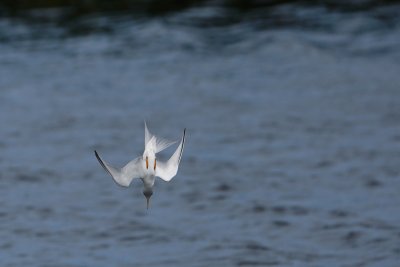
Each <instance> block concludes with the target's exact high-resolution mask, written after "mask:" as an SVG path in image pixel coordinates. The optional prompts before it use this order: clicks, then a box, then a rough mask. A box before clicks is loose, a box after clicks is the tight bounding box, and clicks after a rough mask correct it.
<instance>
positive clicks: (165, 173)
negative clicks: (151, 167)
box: [155, 129, 186, 182]
mask: <svg viewBox="0 0 400 267" xmlns="http://www.w3.org/2000/svg"><path fill="white" fill-rule="evenodd" d="M185 134H186V129H185V130H184V131H183V136H182V140H181V143H180V144H179V146H178V148H177V149H176V151H175V153H174V154H173V155H172V156H171V157H170V158H169V160H168V161H167V162H159V161H157V168H156V174H155V175H156V176H158V177H160V178H161V179H163V180H164V181H166V182H168V181H170V180H171V179H172V178H174V176H175V175H176V173H177V172H178V167H179V163H180V161H181V158H182V152H183V147H184V145H185Z"/></svg>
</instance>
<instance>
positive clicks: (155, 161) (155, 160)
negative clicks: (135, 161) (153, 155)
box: [154, 159, 157, 170]
mask: <svg viewBox="0 0 400 267" xmlns="http://www.w3.org/2000/svg"><path fill="white" fill-rule="evenodd" d="M156 166H157V159H154V170H156Z"/></svg>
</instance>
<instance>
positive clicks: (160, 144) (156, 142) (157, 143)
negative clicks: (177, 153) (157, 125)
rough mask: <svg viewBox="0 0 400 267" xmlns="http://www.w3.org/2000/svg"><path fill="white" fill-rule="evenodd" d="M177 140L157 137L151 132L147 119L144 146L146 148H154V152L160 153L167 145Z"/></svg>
mask: <svg viewBox="0 0 400 267" xmlns="http://www.w3.org/2000/svg"><path fill="white" fill-rule="evenodd" d="M175 143H176V141H170V140H167V139H164V138H161V137H157V136H155V135H154V134H152V133H150V131H149V129H148V128H147V124H146V121H145V122H144V146H145V150H146V149H147V150H152V151H154V153H158V152H160V151H162V150H164V149H166V148H167V147H169V146H171V145H173V144H175Z"/></svg>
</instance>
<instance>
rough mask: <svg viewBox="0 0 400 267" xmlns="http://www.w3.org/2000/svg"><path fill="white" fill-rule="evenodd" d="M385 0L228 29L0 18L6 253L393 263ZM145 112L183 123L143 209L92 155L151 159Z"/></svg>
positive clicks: (0, 248)
mask: <svg viewBox="0 0 400 267" xmlns="http://www.w3.org/2000/svg"><path fill="white" fill-rule="evenodd" d="M396 8H397V9H396ZM288 10H289V11H290V12H294V11H293V10H291V7H290V6H282V7H280V9H277V11H276V12H277V14H280V13H279V12H281V13H284V12H289V11H288ZM382 10H385V9H384V7H382V8H380V9H375V10H373V11H366V12H361V13H346V12H344V13H334V12H328V11H324V10H320V9H317V10H315V9H313V8H311V7H310V8H307V9H304V10H298V11H296V12H294V13H293V14H296V16H297V17H298V18H300V19H299V21H312V22H313V23H312V25H317V26H316V27H314V26H313V27H308V26H307V25H298V24H296V23H294V24H292V25H284V26H282V27H278V26H276V27H272V26H271V27H268V19H263V20H261V19H257V18H258V16H256V18H255V19H253V20H244V21H239V22H235V23H228V24H226V25H225V24H224V23H221V25H218V27H216V26H209V25H208V26H207V25H203V24H204V23H203V22H206V21H207V18H209V17H214V18H215V16H216V14H217V15H218V14H221V13H223V12H222V11H221V10H219V9H218V8H216V7H208V8H199V9H189V10H186V11H183V12H180V13H177V14H173V15H168V16H165V17H156V18H150V19H141V20H132V19H128V18H107V19H105V22H104V25H107V27H109V28H111V29H112V31H111V32H106V33H104V32H91V33H89V34H83V35H77V36H68V34H66V33H65V31H69V30H68V29H67V30H66V29H65V28H56V27H46V28H43V29H41V27H42V26H41V25H40V24H39V25H37V24H34V25H33V26H27V25H26V23H24V22H18V21H15V20H10V19H3V20H1V22H0V33H1V34H0V36H1V40H2V43H1V44H0V51H1V52H0V123H1V128H0V151H1V153H0V265H1V266H98V267H99V266H397V265H398V264H399V262H400V226H399V225H400V224H399V222H400V210H399V206H400V194H399V189H400V180H399V178H400V177H399V175H400V76H399V73H400V72H399V71H400V63H399V62H400V50H399V47H400V46H399V45H400V28H399V23H398V22H399V21H398V19H397V18H396V17H394V18H393V17H390V16H389V18H390V19H389V20H385V19H381V18H380V17H379V16H375V15H376V14H377V13H379V12H381V13H382V12H383V14H391V12H393V11H396V10H397V11H398V10H399V8H398V6H392V7H387V8H386V10H387V12H389V13H385V12H386V11H382ZM290 12H289V13H290ZM371 12H374V13H371ZM379 14H380V13H379ZM325 15H326V16H325ZM247 16H250V17H251V16H252V13H249V14H247ZM383 17H384V16H383ZM307 18H310V19H309V20H307ZM222 21H224V20H222ZM388 21H390V23H388ZM214 22H215V21H214ZM258 22H259V23H258ZM88 23H89V24H90V23H94V24H96V25H98V24H99V23H100V24H101V23H102V19H99V18H96V19H93V20H91V19H88ZM199 25H202V26H199ZM318 25H322V26H323V25H328V26H326V27H323V28H320V26H318ZM46 36H47V37H46ZM143 119H147V121H148V124H149V127H150V130H151V131H152V132H154V133H155V134H158V135H160V136H162V137H166V138H170V139H174V138H175V139H177V138H179V137H180V135H181V131H182V130H183V128H184V127H186V128H187V129H188V130H187V131H188V132H187V133H188V136H187V143H186V147H185V151H184V155H183V160H182V163H181V167H180V170H179V173H178V175H177V177H176V178H175V179H174V180H172V181H171V182H170V183H164V182H162V181H161V180H157V182H156V188H155V194H154V195H153V197H152V205H151V208H150V210H148V211H147V210H146V209H145V199H144V197H143V195H142V193H141V190H142V189H141V183H140V181H135V182H134V183H133V186H132V187H131V188H129V189H121V188H119V187H117V186H115V184H114V183H113V182H112V180H111V178H110V177H109V176H108V175H107V174H106V173H105V172H104V171H103V169H102V168H101V167H100V165H99V164H98V162H97V161H96V159H95V157H94V155H93V150H94V149H97V150H99V151H100V152H101V154H102V155H103V157H104V158H105V159H106V160H108V161H110V162H113V163H114V164H117V165H118V164H119V165H122V164H124V163H125V162H126V161H127V160H129V159H131V158H133V157H136V156H137V155H139V154H140V153H142V149H143V139H144V131H143ZM170 153H172V150H167V151H166V152H165V153H164V152H163V153H162V155H161V156H164V158H166V157H168V156H169V154H170Z"/></svg>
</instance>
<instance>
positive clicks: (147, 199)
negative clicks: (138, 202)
mask: <svg viewBox="0 0 400 267" xmlns="http://www.w3.org/2000/svg"><path fill="white" fill-rule="evenodd" d="M146 201H147V209H149V204H150V197H146Z"/></svg>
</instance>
